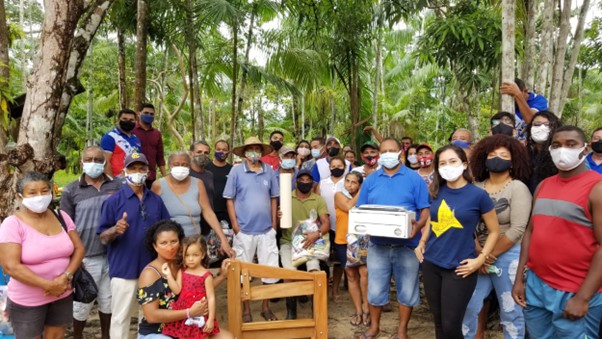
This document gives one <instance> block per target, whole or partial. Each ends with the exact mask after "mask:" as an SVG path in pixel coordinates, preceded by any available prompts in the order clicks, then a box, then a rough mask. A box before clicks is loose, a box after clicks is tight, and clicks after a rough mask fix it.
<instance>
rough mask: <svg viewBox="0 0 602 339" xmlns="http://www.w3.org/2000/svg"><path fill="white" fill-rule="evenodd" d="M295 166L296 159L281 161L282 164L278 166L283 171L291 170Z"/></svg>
mask: <svg viewBox="0 0 602 339" xmlns="http://www.w3.org/2000/svg"><path fill="white" fill-rule="evenodd" d="M296 164H297V160H296V159H284V160H282V164H281V165H280V166H282V168H283V169H291V168H294V167H295V165H296Z"/></svg>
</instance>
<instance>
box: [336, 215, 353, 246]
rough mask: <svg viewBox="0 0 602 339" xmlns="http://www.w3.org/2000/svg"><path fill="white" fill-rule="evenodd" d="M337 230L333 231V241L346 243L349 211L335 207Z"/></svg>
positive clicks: (341, 243) (340, 243)
mask: <svg viewBox="0 0 602 339" xmlns="http://www.w3.org/2000/svg"><path fill="white" fill-rule="evenodd" d="M336 216H337V230H336V231H335V232H334V243H335V244H338V245H347V230H348V229H349V213H348V212H343V211H341V210H340V209H338V208H337V209H336Z"/></svg>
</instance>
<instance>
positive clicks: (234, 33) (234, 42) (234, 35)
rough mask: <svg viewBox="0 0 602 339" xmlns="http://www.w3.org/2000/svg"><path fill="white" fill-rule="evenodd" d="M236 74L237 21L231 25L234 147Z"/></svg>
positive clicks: (231, 113) (231, 136) (234, 134)
mask: <svg viewBox="0 0 602 339" xmlns="http://www.w3.org/2000/svg"><path fill="white" fill-rule="evenodd" d="M237 74H238V20H234V22H233V23H232V96H231V99H232V100H231V106H232V107H231V110H230V145H231V147H234V137H235V136H236V122H237V121H238V119H237V116H236V112H237V111H236V81H237V80H236V79H237Z"/></svg>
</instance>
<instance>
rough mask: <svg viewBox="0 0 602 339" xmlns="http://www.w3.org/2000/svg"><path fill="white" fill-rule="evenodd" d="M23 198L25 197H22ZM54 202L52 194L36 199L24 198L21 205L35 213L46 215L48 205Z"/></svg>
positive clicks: (37, 196)
mask: <svg viewBox="0 0 602 339" xmlns="http://www.w3.org/2000/svg"><path fill="white" fill-rule="evenodd" d="M21 197H23V196H22V195H21ZM51 201H52V194H48V195H36V196H35V197H27V198H23V200H22V201H21V203H22V204H23V206H25V208H27V209H28V210H30V211H32V212H34V213H44V212H46V210H47V209H48V205H50V202H51Z"/></svg>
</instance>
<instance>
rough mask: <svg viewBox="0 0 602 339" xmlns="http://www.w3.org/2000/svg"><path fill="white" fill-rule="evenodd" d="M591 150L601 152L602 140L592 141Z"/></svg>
mask: <svg viewBox="0 0 602 339" xmlns="http://www.w3.org/2000/svg"><path fill="white" fill-rule="evenodd" d="M592 151H594V152H596V153H602V140H598V141H596V142H592Z"/></svg>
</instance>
